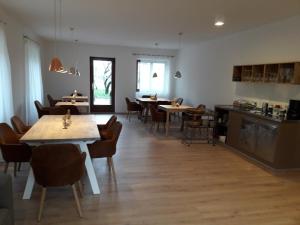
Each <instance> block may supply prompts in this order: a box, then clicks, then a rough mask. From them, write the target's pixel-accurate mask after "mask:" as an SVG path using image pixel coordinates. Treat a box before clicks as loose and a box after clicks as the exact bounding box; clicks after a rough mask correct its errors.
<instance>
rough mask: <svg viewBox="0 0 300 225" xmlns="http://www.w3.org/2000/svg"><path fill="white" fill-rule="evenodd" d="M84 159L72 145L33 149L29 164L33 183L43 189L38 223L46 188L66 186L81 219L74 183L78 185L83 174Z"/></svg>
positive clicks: (46, 146)
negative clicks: (68, 187) (71, 190)
mask: <svg viewBox="0 0 300 225" xmlns="http://www.w3.org/2000/svg"><path fill="white" fill-rule="evenodd" d="M85 157H86V154H85V153H80V151H79V149H78V148H77V146H76V145H73V144H48V145H40V146H38V147H36V148H35V149H34V151H33V153H32V160H31V163H30V164H31V167H32V170H33V173H34V177H35V181H36V182H37V183H38V184H39V185H41V186H42V187H43V189H42V196H41V203H40V209H39V214H38V221H40V220H41V217H42V213H43V208H44V201H45V197H46V191H47V187H59V186H66V185H71V186H72V189H73V194H74V197H75V201H76V206H77V211H78V214H79V216H80V217H82V211H81V206H80V203H79V199H78V194H77V190H76V186H75V183H78V182H79V181H80V179H81V177H82V176H83V174H84V169H85V166H84V162H85ZM79 186H81V184H79ZM79 191H80V188H79ZM62 210H63V209H62Z"/></svg>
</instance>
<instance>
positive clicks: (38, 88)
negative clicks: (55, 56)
mask: <svg viewBox="0 0 300 225" xmlns="http://www.w3.org/2000/svg"><path fill="white" fill-rule="evenodd" d="M24 42H25V74H26V81H25V82H26V84H25V85H26V121H27V123H28V124H33V123H35V122H36V121H37V119H38V114H37V111H36V108H35V105H34V101H35V100H38V101H40V102H42V103H43V81H42V71H41V54H40V46H39V45H38V44H37V43H35V42H34V41H31V40H29V39H28V38H24Z"/></svg>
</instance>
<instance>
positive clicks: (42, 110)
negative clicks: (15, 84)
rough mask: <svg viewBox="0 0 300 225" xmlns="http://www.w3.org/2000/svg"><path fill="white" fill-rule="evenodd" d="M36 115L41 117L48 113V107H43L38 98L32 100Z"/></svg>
mask: <svg viewBox="0 0 300 225" xmlns="http://www.w3.org/2000/svg"><path fill="white" fill-rule="evenodd" d="M34 105H35V107H36V110H37V113H38V117H39V118H41V117H42V116H44V115H49V107H44V106H43V105H42V103H40V102H39V101H38V100H36V101H34Z"/></svg>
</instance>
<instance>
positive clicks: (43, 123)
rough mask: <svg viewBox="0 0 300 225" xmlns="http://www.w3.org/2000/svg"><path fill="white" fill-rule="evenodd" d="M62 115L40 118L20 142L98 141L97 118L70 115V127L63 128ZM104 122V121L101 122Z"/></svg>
mask: <svg viewBox="0 0 300 225" xmlns="http://www.w3.org/2000/svg"><path fill="white" fill-rule="evenodd" d="M62 118H63V116H62V115H44V116H43V117H42V118H40V119H39V120H38V121H37V122H36V123H35V124H34V125H33V126H32V127H31V128H30V129H29V131H27V132H26V134H25V135H24V136H23V137H22V138H21V139H20V142H25V143H27V142H29V143H32V142H65V141H70V142H72V141H93V140H99V139H100V135H99V131H98V128H97V122H99V119H98V121H97V118H96V117H95V116H94V115H72V116H71V121H72V122H71V125H70V126H69V127H68V128H67V129H64V128H63V120H62ZM103 122H104V121H103Z"/></svg>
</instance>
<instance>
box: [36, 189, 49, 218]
mask: <svg viewBox="0 0 300 225" xmlns="http://www.w3.org/2000/svg"><path fill="white" fill-rule="evenodd" d="M46 191H47V188H45V187H43V189H42V196H41V201H40V208H39V215H38V221H41V218H42V214H43V210H44V204H45V198H46Z"/></svg>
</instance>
